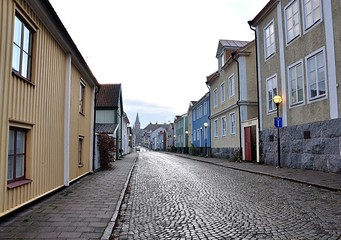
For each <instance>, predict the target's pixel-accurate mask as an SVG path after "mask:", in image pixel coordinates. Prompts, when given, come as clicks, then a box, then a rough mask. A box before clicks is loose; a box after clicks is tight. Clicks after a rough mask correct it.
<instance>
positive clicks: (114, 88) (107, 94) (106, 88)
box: [96, 84, 121, 108]
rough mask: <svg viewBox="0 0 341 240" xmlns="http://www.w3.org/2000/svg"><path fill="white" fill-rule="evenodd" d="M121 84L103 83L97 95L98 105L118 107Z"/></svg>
mask: <svg viewBox="0 0 341 240" xmlns="http://www.w3.org/2000/svg"><path fill="white" fill-rule="evenodd" d="M120 94H121V84H103V85H101V87H100V89H99V92H98V94H97V97H96V107H114V108H116V107H118V104H119V98H120Z"/></svg>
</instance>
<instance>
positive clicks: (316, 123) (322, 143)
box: [250, 0, 341, 172]
mask: <svg viewBox="0 0 341 240" xmlns="http://www.w3.org/2000/svg"><path fill="white" fill-rule="evenodd" d="M340 5H341V3H340V1H333V0H323V1H320V0H318V1H308V0H290V1H289V0H282V1H280V0H271V1H269V3H268V4H267V5H266V6H265V7H264V8H263V9H262V11H261V12H260V13H259V14H258V15H257V16H256V17H255V18H254V19H253V20H252V21H250V25H251V26H253V27H255V30H256V38H257V49H258V59H257V61H258V79H259V96H260V97H259V100H260V101H259V111H260V130H261V142H262V146H261V155H262V159H263V160H264V162H265V163H267V164H273V165H276V164H278V161H280V162H281V165H283V166H288V167H294V168H303V169H313V170H320V171H327V172H341V155H340V152H341V145H340V137H341V131H340V129H341V119H340V117H339V112H340V110H341V104H340V91H341V90H340V87H339V85H340V83H341V70H340V56H341V55H340V51H341V50H340V47H339V46H340V41H341V38H340V29H339V27H338V23H340V11H341V6H340ZM275 95H279V96H281V97H282V103H281V104H280V105H279V109H278V110H279V115H280V116H281V117H282V124H283V128H281V129H280V130H279V138H278V133H277V129H276V128H275V127H274V124H273V123H274V117H276V113H277V107H276V105H275V104H274V102H273V97H274V96H275ZM279 139H280V149H279V151H280V155H281V157H280V159H279V158H278V150H277V145H276V144H277V143H278V140H279Z"/></svg>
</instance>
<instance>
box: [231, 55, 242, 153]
mask: <svg viewBox="0 0 341 240" xmlns="http://www.w3.org/2000/svg"><path fill="white" fill-rule="evenodd" d="M236 54H237V51H235V52H233V53H231V56H232V60H233V61H235V62H236V63H237V72H238V101H237V106H238V115H239V121H238V122H239V148H240V154H241V155H240V156H243V155H242V153H243V152H242V119H241V112H240V80H239V62H238V60H237V59H235V56H236Z"/></svg>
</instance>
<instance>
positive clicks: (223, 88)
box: [220, 82, 226, 103]
mask: <svg viewBox="0 0 341 240" xmlns="http://www.w3.org/2000/svg"><path fill="white" fill-rule="evenodd" d="M225 95H226V94H225V82H222V83H221V84H220V103H223V102H225V99H226V97H225Z"/></svg>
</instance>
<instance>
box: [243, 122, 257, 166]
mask: <svg viewBox="0 0 341 240" xmlns="http://www.w3.org/2000/svg"><path fill="white" fill-rule="evenodd" d="M252 126H256V151H257V154H256V155H257V159H256V161H257V162H260V159H259V131H258V121H257V118H254V119H249V120H247V121H245V122H242V132H241V138H242V149H243V160H245V135H244V134H245V130H244V128H246V127H252Z"/></svg>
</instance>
